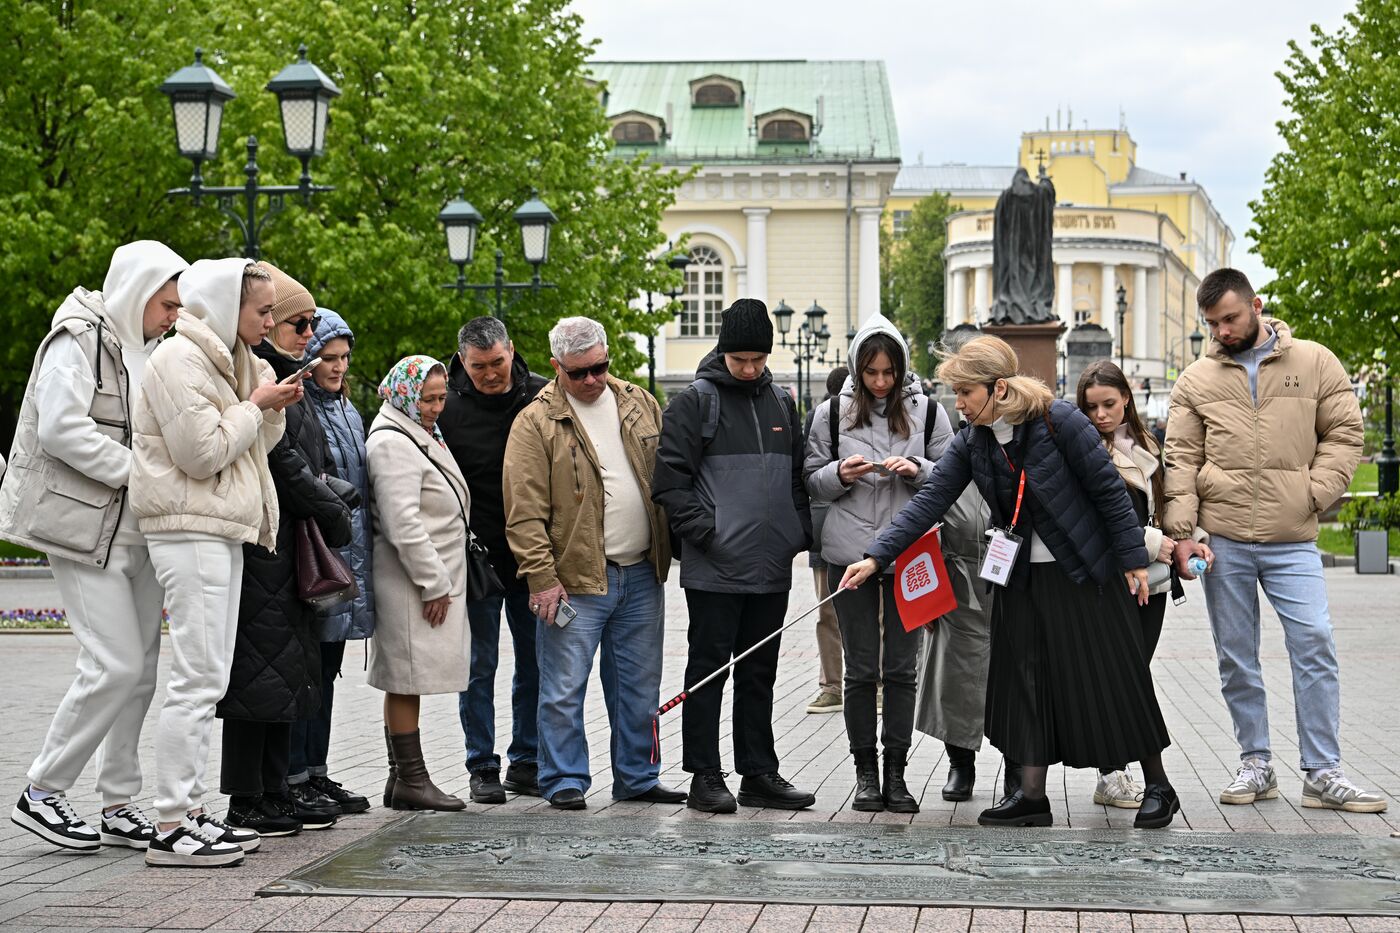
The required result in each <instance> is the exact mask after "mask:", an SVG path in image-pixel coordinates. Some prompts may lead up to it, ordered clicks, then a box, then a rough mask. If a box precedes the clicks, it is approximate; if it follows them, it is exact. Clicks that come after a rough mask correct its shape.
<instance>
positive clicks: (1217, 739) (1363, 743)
mask: <svg viewBox="0 0 1400 933" xmlns="http://www.w3.org/2000/svg"><path fill="white" fill-rule="evenodd" d="M674 576H675V575H674V574H673V577H674ZM794 577H795V580H796V585H795V588H794V593H793V599H792V606H793V612H794V613H796V612H797V611H800V610H802V609H805V608H806V607H807V606H810V605H811V603H812V602H813V601H814V600H815V597H814V596H813V595H812V581H811V574H810V573H809V572H808V571H807V570H806V567H805V558H802V559H799V561H798V565H797V567H796V569H795V574H794ZM1327 580H1328V587H1329V593H1330V596H1331V601H1332V611H1333V617H1334V621H1335V626H1336V639H1337V644H1338V649H1339V652H1340V654H1341V660H1342V678H1343V680H1342V686H1343V690H1342V720H1343V731H1342V747H1343V755H1344V759H1345V761H1344V763H1345V765H1346V767H1347V770H1348V772H1349V774H1351V775H1352V777H1353V778H1355V779H1356V780H1357V781H1358V782H1359V783H1361V784H1364V785H1366V786H1369V787H1374V788H1379V789H1380V790H1381V791H1383V792H1385V793H1386V794H1387V795H1388V796H1390V797H1391V798H1392V799H1395V798H1397V797H1400V771H1398V770H1397V769H1398V768H1400V699H1398V698H1397V697H1398V696H1400V694H1397V691H1396V689H1395V687H1396V683H1397V672H1400V579H1397V578H1395V577H1389V578H1380V577H1358V576H1356V575H1355V574H1354V573H1353V572H1352V571H1351V570H1349V569H1337V570H1329V571H1327ZM50 594H52V595H50ZM1188 595H1189V597H1190V601H1189V602H1188V603H1187V604H1186V605H1185V606H1182V607H1175V608H1171V609H1169V611H1168V614H1167V624H1166V630H1165V631H1164V633H1163V636H1162V643H1161V646H1160V648H1159V649H1158V654H1157V658H1156V660H1155V661H1154V663H1153V673H1154V675H1155V677H1156V685H1157V693H1158V697H1159V699H1160V701H1161V704H1162V709H1163V713H1164V714H1165V716H1166V719H1167V724H1168V726H1169V727H1170V729H1171V735H1172V743H1173V744H1172V747H1171V748H1170V749H1168V750H1167V753H1166V761H1167V766H1168V768H1169V770H1170V773H1171V775H1172V779H1173V782H1174V784H1175V785H1176V788H1177V790H1178V792H1179V793H1180V795H1181V800H1182V807H1183V812H1182V814H1181V815H1180V816H1179V817H1178V818H1177V822H1176V823H1175V824H1174V825H1173V828H1174V829H1197V830H1214V831H1224V832H1243V831H1253V832H1279V833H1353V832H1354V833H1362V834H1366V835H1372V836H1390V835H1393V834H1395V833H1396V832H1397V830H1400V809H1397V808H1396V807H1393V808H1392V810H1391V812H1389V813H1387V814H1384V815H1381V816H1375V815H1356V814H1343V813H1336V812H1331V811H1321V810H1305V809H1303V808H1302V806H1301V804H1300V802H1299V801H1300V795H1301V792H1302V779H1301V777H1300V775H1299V773H1298V772H1297V770H1296V764H1297V759H1298V749H1297V743H1296V739H1295V736H1294V727H1293V708H1292V694H1291V690H1290V689H1289V674H1288V662H1287V656H1286V654H1285V652H1284V649H1283V641H1282V636H1281V634H1280V631H1279V624H1278V620H1277V618H1276V617H1275V616H1274V614H1273V613H1272V611H1270V610H1269V609H1268V608H1267V603H1265V606H1266V608H1265V610H1264V617H1265V622H1264V626H1263V639H1262V647H1261V653H1262V655H1263V657H1264V664H1265V677H1266V680H1267V682H1268V684H1269V687H1270V709H1269V715H1270V721H1271V723H1272V726H1273V736H1274V754H1275V761H1276V765H1277V766H1278V775H1279V784H1280V787H1281V790H1282V796H1281V797H1280V798H1279V799H1278V800H1274V801H1269V802H1267V803H1264V804H1260V805H1258V806H1248V807H1225V806H1221V805H1220V804H1218V803H1217V802H1216V794H1217V793H1218V791H1219V789H1220V787H1221V786H1222V784H1224V783H1225V782H1226V781H1227V780H1228V778H1229V776H1230V775H1231V774H1232V773H1233V769H1234V767H1235V764H1236V762H1237V760H1238V755H1237V751H1236V747H1235V743H1234V738H1233V735H1232V730H1231V727H1230V720H1229V717H1228V715H1227V714H1226V712H1225V707H1224V703H1223V701H1222V700H1221V698H1220V690H1219V678H1218V675H1217V672H1216V666H1215V654H1214V648H1213V646H1212V644H1211V638H1210V631H1209V628H1208V626H1207V624H1206V621H1205V605H1204V599H1203V597H1202V596H1201V593H1200V590H1199V588H1197V587H1196V586H1194V585H1188ZM46 597H47V601H45V598H46ZM56 604H57V597H56V593H54V592H53V589H52V585H51V583H50V582H48V581H38V582H36V581H29V580H26V581H17V580H0V608H13V607H19V606H27V607H36V608H37V607H40V606H47V605H56ZM685 626H686V613H685V602H684V596H683V594H682V593H681V591H680V589H679V587H678V586H677V585H676V584H675V582H672V584H671V585H670V586H669V587H668V589H667V631H666V646H667V647H666V660H665V672H664V678H663V686H662V692H663V694H664V695H665V696H670V695H672V694H674V693H676V692H677V691H678V690H679V689H680V688H681V686H682V684H681V674H682V672H683V670H684V666H685V644H686V641H685ZM0 658H3V671H4V675H5V676H4V677H3V679H0V707H2V708H4V709H7V710H9V711H10V712H9V713H8V714H7V720H6V726H5V735H4V741H3V742H0V790H3V792H4V794H6V795H8V796H6V797H5V799H4V800H3V801H0V804H3V805H4V806H6V807H8V806H10V805H11V803H12V800H13V798H14V797H17V796H18V794H19V791H20V789H21V787H22V786H23V783H24V774H25V772H26V770H27V769H28V766H29V764H30V762H31V760H32V758H33V756H34V755H35V753H36V752H37V749H38V746H39V743H40V741H41V739H42V736H43V731H44V729H45V728H46V727H47V725H48V717H49V716H50V715H51V714H52V712H53V709H54V707H55V706H56V705H57V703H58V700H59V698H60V697H61V695H62V692H63V691H64V690H65V689H66V688H67V685H68V683H69V679H70V678H71V676H72V671H73V662H74V645H73V642H72V640H71V637H70V636H67V635H63V634H53V635H10V636H3V637H0ZM363 661H364V651H363V650H362V648H361V647H360V646H359V645H352V646H351V647H350V648H349V650H348V651H347V653H346V663H345V672H344V680H343V681H342V683H341V684H340V685H338V689H337V691H336V702H337V706H336V712H335V718H336V726H335V728H336V732H335V735H334V741H333V748H332V761H331V767H332V774H333V776H334V777H336V778H337V779H339V780H341V781H343V782H344V783H345V784H346V785H347V786H348V787H351V788H353V789H355V790H357V791H359V792H361V793H364V794H366V795H368V796H371V798H373V799H374V802H375V803H376V807H375V808H374V809H373V810H371V811H370V812H369V813H367V814H364V815H361V816H352V817H346V818H344V819H342V820H341V822H340V823H339V824H338V825H337V826H335V827H334V828H333V829H330V830H328V831H325V832H308V833H303V834H301V835H300V836H297V837H294V838H291V839H273V840H267V841H266V842H265V843H264V844H263V849H262V851H261V852H259V853H257V854H256V855H252V856H249V858H248V860H247V862H246V863H245V864H244V866H242V867H240V868H234V869H224V870H211V871H198V870H173V869H169V870H156V869H146V868H145V867H144V865H143V863H142V861H141V857H140V855H139V854H137V853H131V852H127V851H125V850H121V851H118V850H111V849H104V850H103V851H102V852H100V853H99V854H96V855H66V854H61V853H58V852H56V851H55V850H54V849H53V848H52V847H50V846H48V845H47V844H45V843H43V842H41V841H39V840H37V839H35V838H34V837H32V836H30V835H29V834H28V833H27V832H25V831H23V830H21V829H20V828H18V827H17V826H14V825H13V824H11V823H9V822H8V821H5V822H4V823H3V825H0V933H18V931H38V930H45V931H53V933H58V931H75V933H76V931H99V930H101V931H106V930H174V931H178V930H209V931H252V930H265V931H273V930H275V931H292V930H308V931H310V930H335V931H361V930H385V931H420V930H421V931H442V933H458V931H460V933H468V931H480V933H527V931H533V933H553V931H559V933H567V931H580V933H581V931H585V930H586V931H588V933H609V931H624V933H637V931H642V933H710V931H713V933H728V931H749V933H760V931H806V933H838V931H859V930H867V931H871V930H873V931H879V933H903V931H911V933H942V931H950V933H951V931H958V933H974V931H998V933H1000V931H1018V930H1019V931H1026V933H1031V931H1047V933H1048V931H1064V930H1069V931H1083V933H1088V931H1118V930H1122V931H1177V933H1197V931H1221V930H1229V931H1236V933H1274V931H1289V933H1323V931H1333V930H1336V931H1345V933H1386V931H1393V933H1400V916H1397V917H1350V918H1347V917H1277V916H1269V917H1260V916H1238V917H1237V916H1229V915H1225V916H1215V915H1193V916H1184V917H1183V916H1180V915H1173V914H1154V913H1131V914H1129V913H1108V912H1092V911H1081V912H1074V911H1021V910H998V909H987V908H975V909H972V908H923V909H919V908H910V907H871V908H865V907H832V906H821V907H803V906H792V905H778V904H771V905H761V904H733V903H715V904H654V903H640V904H639V903H615V904H604V903H589V902H561V903H557V902H552V901H507V900H492V899H482V898H473V899H456V900H454V899H451V898H401V897H393V898H375V897H277V898H255V897H254V896H253V892H254V891H255V890H256V889H257V888H259V887H261V886H262V885H264V884H266V883H267V882H269V881H272V880H274V879H276V878H278V877H280V876H281V875H283V874H285V873H287V872H288V871H290V870H292V869H294V868H296V867H298V866H300V865H303V864H305V863H307V862H309V861H311V860H313V859H316V858H319V857H320V856H322V855H325V854H327V853H329V852H332V851H334V850H335V849H337V848H339V847H340V846H342V845H344V844H346V843H348V842H350V841H352V840H354V839H357V838H359V837H360V836H362V835H363V834H365V833H367V832H370V831H372V830H374V829H377V828H379V827H381V826H383V825H384V824H385V823H386V822H388V821H390V820H392V819H394V818H395V814H393V813H390V812H388V811H385V810H383V809H381V808H380V807H378V806H377V804H378V802H379V801H378V800H377V796H378V792H379V791H380V789H381V788H382V786H383V781H384V774H385V768H384V745H383V737H382V733H381V726H380V722H381V719H380V709H381V702H382V698H381V695H380V694H379V693H378V691H375V690H373V689H371V688H369V687H368V686H367V685H366V684H365V675H364V671H363V670H362V668H363ZM510 663H511V662H510V657H509V638H503V645H502V658H501V670H502V672H506V671H509V670H510ZM816 671H817V656H816V643H815V639H814V637H813V633H812V629H811V628H810V627H809V626H807V625H806V624H805V623H804V624H803V625H802V626H799V627H798V629H794V630H793V631H792V632H790V633H789V634H788V636H785V638H784V643H783V661H782V665H781V667H780V669H779V675H778V684H777V690H776V701H775V709H774V720H775V733H776V735H777V741H778V751H779V755H780V757H781V759H782V762H783V772H784V774H785V775H786V776H787V777H789V778H790V779H791V780H792V781H793V782H794V783H796V784H798V785H799V786H803V787H808V788H811V789H813V790H814V791H815V792H816V794H817V805H816V807H815V808H813V809H812V810H809V811H804V812H800V813H786V812H782V811H771V810H746V809H741V810H740V812H739V814H738V815H737V816H728V817H712V816H711V815H709V814H703V813H697V812H695V811H690V810H687V809H685V807H684V806H679V807H678V806H663V805H644V804H634V803H616V802H614V801H613V800H612V799H611V795H610V771H609V767H608V761H607V748H608V742H607V739H608V727H607V719H606V714H605V713H604V710H603V704H602V692H601V689H600V688H599V685H598V681H597V678H596V675H595V677H594V679H593V681H592V683H591V684H590V686H589V695H588V714H587V728H588V739H589V745H590V748H591V749H592V753H593V774H594V785H593V787H592V789H591V790H590V791H589V794H588V805H589V809H588V811H587V812H586V813H580V814H578V815H577V817H578V818H579V819H593V818H596V817H598V816H600V815H629V816H635V815H638V814H640V813H641V812H642V811H649V815H652V816H655V817H656V818H657V819H746V818H747V819H762V820H783V819H791V820H801V821H805V820H821V821H835V822H855V821H879V822H901V821H908V820H911V819H912V820H914V821H917V822H924V823H933V824H940V825H949V826H968V825H975V823H976V818H977V813H978V812H979V811H980V810H982V809H983V808H985V807H987V806H989V805H990V804H991V803H992V802H993V801H992V789H993V787H994V786H996V784H997V781H999V774H998V765H999V756H998V755H997V753H996V752H995V751H994V750H993V749H991V748H990V747H987V746H985V745H984V747H983V749H982V752H981V753H980V754H979V755H978V760H977V767H978V783H977V795H976V797H975V799H973V800H972V801H970V802H968V803H961V804H953V803H947V802H945V801H944V800H943V799H942V798H941V796H940V795H939V790H940V788H941V787H942V785H943V780H944V776H945V768H946V763H945V762H944V761H943V755H942V752H943V749H942V745H941V743H938V742H936V741H934V740H931V739H929V738H928V737H927V736H921V735H920V734H918V733H915V747H914V749H913V751H912V753H911V756H910V785H911V788H912V789H913V790H914V792H915V793H916V794H918V795H919V797H920V804H921V806H922V807H923V810H922V812H921V813H918V814H916V815H914V816H912V817H911V816H908V815H899V814H889V813H877V814H869V813H855V812H853V811H851V810H849V809H847V807H848V804H849V800H850V796H851V793H852V789H853V776H852V768H851V765H850V762H849V759H848V757H847V749H846V740H845V733H844V729H843V725H842V719H841V716H840V715H839V714H837V715H807V714H806V713H805V712H804V707H805V706H806V703H807V701H808V699H810V697H811V695H812V694H813V693H814V692H815V687H816ZM497 680H498V684H497V686H498V690H497V704H496V708H497V712H498V718H499V723H498V742H497V744H498V748H499V749H501V750H503V749H504V748H505V746H506V744H507V743H508V741H509V731H510V724H509V709H510V705H509V697H508V690H509V678H508V676H507V675H505V674H504V673H503V675H502V676H500V677H498V679H497ZM160 695H161V694H160V693H157V704H158V703H159V697H160ZM727 715H728V705H727V702H726V716H727ZM423 725H424V751H425V753H426V756H427V758H428V763H429V767H430V768H431V769H432V773H433V775H434V777H435V779H436V780H437V781H438V783H439V784H440V786H442V787H443V788H444V789H445V790H447V791H449V792H451V793H455V794H458V795H460V796H462V797H463V798H466V797H467V796H468V792H467V780H468V779H467V774H466V772H465V770H464V768H463V765H462V759H463V749H462V734H461V729H460V727H459V725H458V720H457V702H456V697H455V696H441V697H430V698H426V699H425V701H424V704H423ZM153 738H154V710H153V711H152V714H151V716H150V717H149V719H148V728H147V731H146V733H145V746H146V753H145V763H146V778H147V792H146V793H147V795H148V796H147V797H146V799H145V800H143V801H142V803H144V804H147V805H149V790H150V782H151V780H152V778H153V772H152V768H151V765H152V763H153V754H152V752H151V743H152V739H153ZM727 741H728V740H727V738H724V739H722V743H723V745H724V746H725V758H726V760H728V759H729V758H730V754H729V749H728V748H727ZM662 742H663V747H664V750H665V751H664V760H665V762H666V764H665V770H664V771H663V773H662V780H663V781H666V782H667V783H670V784H672V785H675V786H680V787H684V786H685V785H686V782H687V777H688V776H687V775H685V774H684V773H683V772H682V771H681V770H680V767H679V762H680V713H679V711H676V712H673V713H671V714H670V715H668V716H667V717H666V718H665V719H664V720H663V722H662ZM219 745H220V743H219V740H218V736H217V734H216V736H215V740H214V742H213V743H212V747H213V750H214V751H213V760H211V762H210V766H209V774H210V776H211V780H210V784H211V785H213V786H217V784H218V780H217V777H218V773H219V761H218V756H219ZM1094 782H1095V775H1094V774H1093V773H1092V772H1090V771H1066V770H1065V769H1063V768H1059V767H1056V768H1053V769H1051V773H1050V787H1051V796H1052V804H1053V806H1054V810H1055V820H1056V825H1057V826H1070V827H1074V828H1102V827H1112V828H1119V829H1125V830H1126V829H1129V828H1130V827H1131V826H1132V820H1133V812H1132V811H1129V810H1115V809H1112V808H1105V807H1098V806H1094V805H1093V803H1092V795H1093V790H1094ZM71 798H72V800H73V802H74V804H75V806H76V807H77V809H78V811H79V812H80V813H81V814H83V815H84V816H85V817H86V818H87V819H88V820H89V822H95V821H96V819H97V817H98V814H99V806H100V801H99V800H98V798H97V796H96V794H95V792H94V790H93V775H92V769H91V767H89V770H88V771H87V772H85V774H84V775H83V778H82V780H81V781H80V782H79V784H78V786H77V787H76V788H74V790H73V792H72V794H71ZM211 804H212V807H213V809H214V810H215V811H216V812H222V809H223V805H224V801H223V800H222V799H220V798H214V799H212V800H211ZM469 808H470V809H472V810H479V811H480V810H485V809H486V808H483V807H479V806H477V805H475V804H472V805H470V806H469ZM490 809H493V810H504V811H508V812H529V811H537V812H546V811H548V810H549V808H548V805H547V804H546V803H544V802H543V801H541V800H538V799H531V798H514V799H512V800H511V801H510V802H509V803H507V804H505V805H504V806H502V807H494V808H490ZM1395 844H1396V845H1400V840H1397V841H1396V843H1395Z"/></svg>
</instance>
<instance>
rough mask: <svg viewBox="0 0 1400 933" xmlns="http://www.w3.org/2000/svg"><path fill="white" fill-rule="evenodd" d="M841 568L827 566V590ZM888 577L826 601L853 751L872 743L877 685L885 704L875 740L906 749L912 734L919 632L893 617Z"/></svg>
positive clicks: (841, 572) (834, 585)
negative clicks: (835, 630) (837, 636)
mask: <svg viewBox="0 0 1400 933" xmlns="http://www.w3.org/2000/svg"><path fill="white" fill-rule="evenodd" d="M845 572H846V568H845V567H828V568H827V572H826V573H827V583H828V585H830V587H831V591H832V592H836V590H837V588H838V587H840V585H841V577H842V576H843V575H844V574H845ZM894 580H895V578H894V575H893V574H887V575H884V576H881V577H880V578H879V579H878V580H871V581H867V582H866V584H865V585H864V586H862V587H860V588H859V589H855V590H847V591H846V592H844V593H842V594H841V595H839V596H837V597H836V598H835V599H834V600H832V604H833V605H835V606H836V618H837V619H838V620H839V621H840V623H841V654H842V657H843V658H844V659H845V662H846V683H845V694H844V696H845V708H844V712H845V716H846V738H847V739H848V740H849V741H850V743H851V751H853V752H854V751H856V750H857V749H863V748H874V747H875V719H876V714H875V691H876V688H877V687H878V686H879V685H880V684H882V683H883V684H884V685H885V702H884V713H883V717H884V730H883V732H882V734H881V736H880V738H881V744H882V745H883V746H884V747H885V750H886V751H892V752H907V751H909V742H910V737H911V736H912V735H913V733H914V703H915V701H916V699H917V696H918V689H917V686H916V685H917V682H918V658H919V638H920V635H919V631H918V629H915V630H914V631H912V632H906V631H905V630H904V623H902V622H900V620H899V610H898V609H897V608H896V606H895V602H894ZM877 584H878V585H877ZM882 623H883V624H882ZM934 624H935V625H937V624H938V623H937V622H935V623H934ZM882 647H883V651H882V650H881V648H882Z"/></svg>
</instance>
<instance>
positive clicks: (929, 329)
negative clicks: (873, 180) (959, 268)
mask: <svg viewBox="0 0 1400 933" xmlns="http://www.w3.org/2000/svg"><path fill="white" fill-rule="evenodd" d="M953 211H954V207H953V206H952V205H951V204H949V202H948V196H947V195H945V194H931V195H929V196H928V197H926V198H923V199H921V200H920V201H918V202H917V203H916V204H915V205H914V209H913V210H912V211H911V212H910V214H909V217H908V219H907V220H906V221H905V223H904V230H903V235H902V236H901V237H899V238H898V239H896V238H895V237H894V236H893V235H892V234H891V233H890V232H889V231H886V230H884V229H883V228H882V229H881V231H880V237H881V239H880V273H881V279H882V281H881V283H880V285H881V287H880V294H881V301H880V304H881V306H882V307H881V311H882V312H883V313H884V315H885V316H886V317H888V318H889V319H890V320H892V321H894V322H895V324H896V325H898V327H899V329H900V330H901V331H902V332H903V333H904V336H905V337H906V338H907V339H908V340H909V349H910V351H911V353H912V355H913V365H914V371H915V372H917V373H919V374H920V375H929V374H931V373H932V372H933V370H934V368H935V365H936V364H935V362H934V360H933V358H932V357H930V356H929V353H928V343H929V341H931V340H933V341H936V340H938V339H939V338H940V337H941V336H943V329H944V328H943V323H944V308H943V295H944V289H943V273H944V262H943V249H944V247H946V246H947V245H948V227H947V220H948V215H949V214H951V213H953Z"/></svg>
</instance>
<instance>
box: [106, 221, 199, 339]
mask: <svg viewBox="0 0 1400 933" xmlns="http://www.w3.org/2000/svg"><path fill="white" fill-rule="evenodd" d="M189 267H190V264H189V263H187V262H185V261H184V260H183V259H181V258H180V257H179V255H177V254H176V252H175V251H174V250H173V249H171V248H170V247H168V246H166V245H165V244H164V243H158V242H156V241H155V240H137V241H136V242H135V243H127V244H125V245H124V246H118V247H117V249H116V251H115V252H114V253H112V264H111V265H110V266H108V267H107V280H106V281H105V282H103V283H102V304H103V307H104V309H105V310H106V312H107V320H108V321H109V322H111V325H112V330H114V331H115V332H116V335H117V339H118V340H120V341H121V344H122V349H123V350H140V349H141V348H143V347H145V346H146V344H147V343H148V342H153V341H147V340H146V337H145V334H144V333H143V332H142V327H141V318H142V316H143V315H144V313H145V310H146V302H148V301H150V300H151V296H152V295H154V294H155V293H156V292H157V291H159V290H160V287H161V286H162V285H164V284H165V283H166V282H169V281H170V280H171V279H172V278H174V277H175V276H177V275H180V274H181V273H183V272H184V271H185V270H186V269H188V268H189ZM157 339H159V338H157Z"/></svg>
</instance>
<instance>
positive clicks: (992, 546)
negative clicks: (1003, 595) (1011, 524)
mask: <svg viewBox="0 0 1400 933" xmlns="http://www.w3.org/2000/svg"><path fill="white" fill-rule="evenodd" d="M987 539H988V540H987V556H986V557H984V558H982V569H981V570H979V571H977V575H978V576H979V577H981V578H982V579H983V580H987V581H988V582H990V583H995V584H996V585H997V586H1006V583H1007V581H1008V580H1010V579H1011V568H1012V567H1014V566H1016V555H1017V554H1019V553H1020V552H1021V543H1022V542H1021V539H1020V538H1019V537H1017V536H1016V535H1014V534H1012V533H1011V532H1009V531H1002V530H1001V529H1000V528H990V529H988V530H987Z"/></svg>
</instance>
